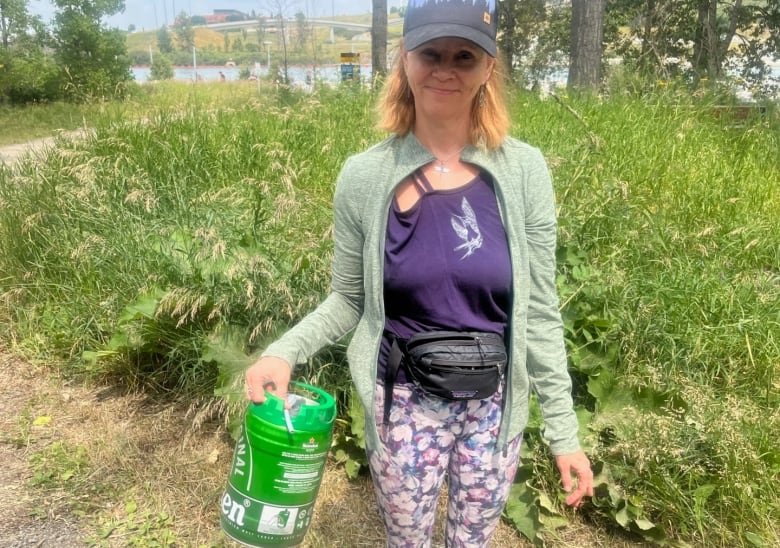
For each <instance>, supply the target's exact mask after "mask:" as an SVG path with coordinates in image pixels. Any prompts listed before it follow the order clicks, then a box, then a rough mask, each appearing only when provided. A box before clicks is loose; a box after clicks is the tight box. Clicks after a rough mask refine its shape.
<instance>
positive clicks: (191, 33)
mask: <svg viewBox="0 0 780 548" xmlns="http://www.w3.org/2000/svg"><path fill="white" fill-rule="evenodd" d="M173 32H174V34H176V43H177V45H178V46H179V49H180V50H183V51H190V52H191V51H192V48H193V47H195V29H193V28H192V22H191V21H190V18H189V17H188V16H187V12H184V11H182V12H181V13H179V15H178V16H177V17H176V23H175V24H174V25H173Z"/></svg>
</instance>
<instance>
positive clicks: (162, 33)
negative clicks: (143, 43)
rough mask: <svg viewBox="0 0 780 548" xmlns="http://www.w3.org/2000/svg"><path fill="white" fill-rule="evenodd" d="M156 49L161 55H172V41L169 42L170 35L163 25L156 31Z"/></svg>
mask: <svg viewBox="0 0 780 548" xmlns="http://www.w3.org/2000/svg"><path fill="white" fill-rule="evenodd" d="M157 49H159V50H160V52H161V53H166V54H170V53H173V40H171V33H170V32H168V27H166V26H165V25H163V26H162V27H160V30H158V31H157Z"/></svg>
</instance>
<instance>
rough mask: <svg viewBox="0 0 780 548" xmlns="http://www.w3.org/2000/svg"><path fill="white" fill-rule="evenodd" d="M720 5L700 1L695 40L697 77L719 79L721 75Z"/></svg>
mask: <svg viewBox="0 0 780 548" xmlns="http://www.w3.org/2000/svg"><path fill="white" fill-rule="evenodd" d="M717 25H718V3H717V1H716V0H699V2H698V16H697V21H696V33H695V35H694V40H693V50H694V55H693V66H694V68H695V70H696V76H697V77H698V78H702V77H704V76H707V77H709V78H713V79H714V78H717V77H718V75H719V74H720V66H721V62H720V60H719V59H718V57H719V55H720V43H719V41H718V28H717Z"/></svg>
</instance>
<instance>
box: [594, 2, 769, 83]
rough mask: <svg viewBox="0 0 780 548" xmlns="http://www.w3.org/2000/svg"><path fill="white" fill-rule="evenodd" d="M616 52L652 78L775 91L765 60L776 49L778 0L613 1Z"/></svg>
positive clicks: (610, 7)
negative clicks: (744, 85) (731, 81)
mask: <svg viewBox="0 0 780 548" xmlns="http://www.w3.org/2000/svg"><path fill="white" fill-rule="evenodd" d="M607 14H608V18H609V19H610V21H611V23H610V25H611V28H612V33H611V36H612V38H613V39H614V40H613V41H612V42H611V44H612V47H613V48H614V51H615V53H616V54H617V55H619V56H620V57H621V58H622V59H623V60H624V62H626V63H628V64H629V65H630V66H631V67H633V68H635V69H637V70H639V71H640V72H642V73H644V74H647V75H651V76H652V77H653V78H655V79H658V78H662V79H664V80H670V79H673V78H675V77H680V78H683V79H685V80H687V81H689V82H692V83H695V84H699V83H702V82H705V83H706V82H716V81H723V80H729V79H733V78H739V79H740V80H741V81H743V82H746V83H747V87H749V88H752V89H753V90H754V91H753V92H754V94H755V95H756V96H759V97H760V96H766V95H769V94H771V93H773V92H776V91H777V87H778V86H780V82H777V81H774V82H772V81H771V80H768V78H767V77H768V66H767V60H768V59H770V58H772V57H773V56H775V55H776V53H777V51H778V49H780V3H779V2H777V0H769V1H766V2H745V3H743V2H719V1H716V0H705V1H704V2H701V1H694V0H684V1H679V0H658V1H653V2H633V1H631V0H611V1H610V2H609V3H608V7H607Z"/></svg>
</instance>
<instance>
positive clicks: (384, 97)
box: [377, 39, 510, 150]
mask: <svg viewBox="0 0 780 548" xmlns="http://www.w3.org/2000/svg"><path fill="white" fill-rule="evenodd" d="M402 52H403V39H401V41H400V42H399V44H398V50H397V52H396V55H395V59H394V61H393V68H392V69H391V70H390V73H389V74H388V76H387V80H385V83H384V86H383V88H382V93H381V95H380V97H379V102H378V104H377V109H378V111H379V122H378V124H377V127H378V128H379V129H380V130H383V131H387V132H390V133H395V134H397V135H401V136H404V135H407V134H408V133H409V132H411V131H412V128H413V127H414V122H415V111H414V96H413V95H412V90H411V88H410V87H409V80H408V79H407V77H406V71H405V70H404V64H403V62H402V60H401V54H402ZM503 70H504V62H503V60H502V59H501V56H500V54H499V55H498V56H496V59H495V64H494V66H493V70H492V71H491V73H490V78H489V79H488V81H487V83H486V84H485V85H484V86H483V89H482V90H480V92H479V94H477V96H476V97H475V98H474V103H473V104H472V105H471V135H470V140H471V144H472V145H474V146H478V147H484V148H487V149H488V150H491V149H495V148H498V147H499V146H501V143H502V142H503V141H504V138H505V137H506V136H507V134H508V133H509V125H510V121H509V112H508V109H507V105H506V96H505V93H506V91H505V90H506V84H505V76H504V72H503Z"/></svg>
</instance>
